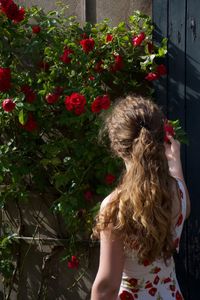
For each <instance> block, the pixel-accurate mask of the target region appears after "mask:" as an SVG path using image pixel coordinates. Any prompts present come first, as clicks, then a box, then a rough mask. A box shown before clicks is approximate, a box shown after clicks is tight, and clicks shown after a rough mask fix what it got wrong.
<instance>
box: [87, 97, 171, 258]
mask: <svg viewBox="0 0 200 300" xmlns="http://www.w3.org/2000/svg"><path fill="white" fill-rule="evenodd" d="M163 125H164V116H163V113H162V111H161V110H160V108H159V107H158V106H157V105H156V104H155V103H153V102H152V101H150V100H149V99H145V98H143V97H141V96H136V95H128V96H126V97H125V98H121V99H119V100H118V101H117V102H116V104H115V105H114V107H113V109H112V111H111V112H110V113H109V114H108V115H107V117H106V119H105V129H106V131H107V132H108V137H109V139H110V144H111V149H112V150H113V152H114V153H115V154H116V155H117V156H118V157H121V158H122V159H123V160H124V162H125V163H126V165H127V168H126V171H124V174H123V176H122V180H121V182H120V183H119V185H118V186H117V188H116V190H115V191H114V193H112V200H111V201H109V203H108V204H107V205H106V206H105V207H104V209H102V210H101V211H100V213H99V214H98V216H97V218H96V225H95V227H94V229H93V237H99V235H100V232H101V231H102V230H104V229H106V228H107V227H108V226H109V224H112V228H113V229H112V230H113V231H115V232H116V233H119V234H120V235H121V237H123V240H124V243H125V246H126V247H128V248H130V249H135V250H137V256H138V260H139V262H140V263H144V261H146V260H148V261H149V262H153V261H154V260H155V259H158V258H161V257H162V258H164V259H165V260H166V259H167V258H169V257H170V256H171V255H172V253H173V251H174V246H173V242H172V232H171V229H172V225H171V220H172V188H171V186H172V180H173V179H172V178H171V176H170V174H169V168H168V163H167V159H166V156H165V147H164V126H163Z"/></svg>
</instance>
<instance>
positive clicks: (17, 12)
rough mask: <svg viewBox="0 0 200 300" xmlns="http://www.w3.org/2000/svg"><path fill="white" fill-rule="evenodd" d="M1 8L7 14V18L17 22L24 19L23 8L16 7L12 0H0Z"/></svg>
mask: <svg viewBox="0 0 200 300" xmlns="http://www.w3.org/2000/svg"><path fill="white" fill-rule="evenodd" d="M0 3H1V10H2V12H3V13H4V14H5V15H6V16H7V18H8V19H10V20H12V21H14V22H15V23H19V22H21V21H22V20H23V19H24V15H25V9H24V8H23V7H20V8H19V7H18V5H17V4H15V3H14V2H13V1H12V0H8V1H1V2H0Z"/></svg>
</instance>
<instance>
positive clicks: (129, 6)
mask: <svg viewBox="0 0 200 300" xmlns="http://www.w3.org/2000/svg"><path fill="white" fill-rule="evenodd" d="M16 2H18V3H19V4H21V5H24V4H25V5H26V6H32V5H39V6H41V7H42V8H44V10H46V11H48V10H52V9H55V8H56V2H57V1H56V0H16ZM62 2H63V3H66V5H68V6H69V10H68V15H75V16H77V18H78V21H80V22H81V23H82V22H84V21H85V20H87V21H91V22H93V23H95V22H98V21H101V20H102V19H104V18H109V19H110V20H111V23H112V25H116V24H117V23H119V22H120V21H126V20H127V19H128V17H129V16H130V15H131V14H132V12H133V11H134V10H141V11H142V12H144V13H146V14H149V15H151V6H152V5H151V3H152V0H117V1H116V0H62Z"/></svg>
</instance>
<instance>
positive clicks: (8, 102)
mask: <svg viewBox="0 0 200 300" xmlns="http://www.w3.org/2000/svg"><path fill="white" fill-rule="evenodd" d="M15 105H16V104H15V103H14V102H13V101H12V99H5V100H3V102H2V107H3V110H4V111H7V112H11V111H12V110H13V109H14V108H15Z"/></svg>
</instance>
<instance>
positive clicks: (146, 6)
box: [96, 0, 152, 25]
mask: <svg viewBox="0 0 200 300" xmlns="http://www.w3.org/2000/svg"><path fill="white" fill-rule="evenodd" d="M151 2H152V0H143V1H141V0H120V1H119V0H117V1H116V0H99V1H98V0H97V1H96V14H97V21H100V20H102V19H104V18H109V19H110V20H111V22H112V24H113V25H116V24H117V23H118V22H119V21H125V20H127V19H128V17H129V16H130V15H131V14H132V13H133V11H134V10H140V11H142V12H144V13H146V14H149V15H151Z"/></svg>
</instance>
